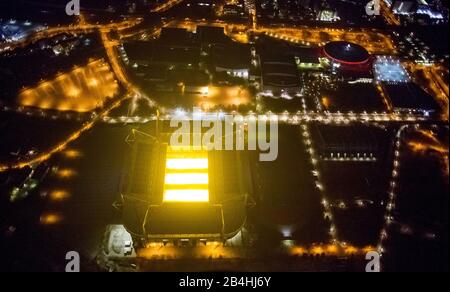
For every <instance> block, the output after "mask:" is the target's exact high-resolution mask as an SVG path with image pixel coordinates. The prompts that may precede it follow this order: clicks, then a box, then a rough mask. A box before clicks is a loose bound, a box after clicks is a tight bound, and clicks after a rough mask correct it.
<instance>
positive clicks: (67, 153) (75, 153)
mask: <svg viewBox="0 0 450 292" xmlns="http://www.w3.org/2000/svg"><path fill="white" fill-rule="evenodd" d="M64 156H65V157H67V158H72V159H73V158H79V157H81V156H82V154H81V152H80V151H78V150H66V151H65V152H64Z"/></svg>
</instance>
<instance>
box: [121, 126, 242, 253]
mask: <svg viewBox="0 0 450 292" xmlns="http://www.w3.org/2000/svg"><path fill="white" fill-rule="evenodd" d="M131 145H132V148H131V153H130V155H129V159H128V163H127V165H126V168H125V174H124V181H123V188H122V189H123V192H122V203H123V220H124V226H125V228H126V229H127V231H128V232H129V233H130V234H131V235H132V237H133V240H134V242H135V243H136V242H140V243H141V244H146V243H149V242H173V243H175V244H177V243H181V242H200V241H202V242H205V241H225V240H227V239H229V238H232V237H234V236H235V235H236V234H238V233H239V231H240V230H241V228H242V226H243V225H244V223H245V220H246V206H247V197H248V194H249V189H250V182H249V178H250V175H249V174H248V171H249V170H248V162H246V159H247V158H246V157H245V155H244V152H242V151H209V152H208V151H203V150H197V149H193V148H192V147H189V148H174V147H170V146H168V144H167V143H164V142H161V141H159V140H157V139H155V138H152V137H150V136H147V135H145V134H142V133H138V132H135V134H134V135H133V139H132V142H131Z"/></svg>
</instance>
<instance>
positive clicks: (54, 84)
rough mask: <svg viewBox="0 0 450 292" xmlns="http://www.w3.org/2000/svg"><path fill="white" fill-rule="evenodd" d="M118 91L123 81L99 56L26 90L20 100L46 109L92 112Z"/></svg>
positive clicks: (21, 93) (23, 104)
mask: <svg viewBox="0 0 450 292" xmlns="http://www.w3.org/2000/svg"><path fill="white" fill-rule="evenodd" d="M118 92H119V85H118V84H117V82H116V80H115V78H114V74H113V72H112V71H111V69H110V66H109V65H108V63H106V62H105V61H104V60H96V61H92V62H90V63H89V64H88V65H86V66H84V67H76V68H75V69H73V70H72V71H70V72H68V73H64V74H60V75H58V76H56V77H55V78H54V79H53V80H46V81H42V82H41V83H39V84H38V85H37V86H35V87H33V88H28V89H24V90H22V91H21V92H20V93H19V96H18V98H17V102H18V103H19V104H20V105H22V106H28V107H36V108H40V109H44V110H59V111H74V112H89V111H92V110H94V109H96V108H99V107H101V106H102V105H103V104H104V103H105V102H106V101H107V100H108V99H109V98H112V97H114V96H115V95H117V93H118Z"/></svg>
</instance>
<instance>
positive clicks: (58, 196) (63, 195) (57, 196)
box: [50, 190, 69, 201]
mask: <svg viewBox="0 0 450 292" xmlns="http://www.w3.org/2000/svg"><path fill="white" fill-rule="evenodd" d="M68 197H69V193H68V192H66V191H62V190H58V191H53V192H51V193H50V199H51V200H52V201H63V200H65V199H67V198H68Z"/></svg>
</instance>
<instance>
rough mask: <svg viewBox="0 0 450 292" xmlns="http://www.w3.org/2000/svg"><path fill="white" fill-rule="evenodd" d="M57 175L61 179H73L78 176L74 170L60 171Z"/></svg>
mask: <svg viewBox="0 0 450 292" xmlns="http://www.w3.org/2000/svg"><path fill="white" fill-rule="evenodd" d="M57 175H58V176H59V177H60V178H71V177H74V176H75V175H76V172H75V171H74V170H72V169H68V168H66V169H60V170H58V172H57Z"/></svg>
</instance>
